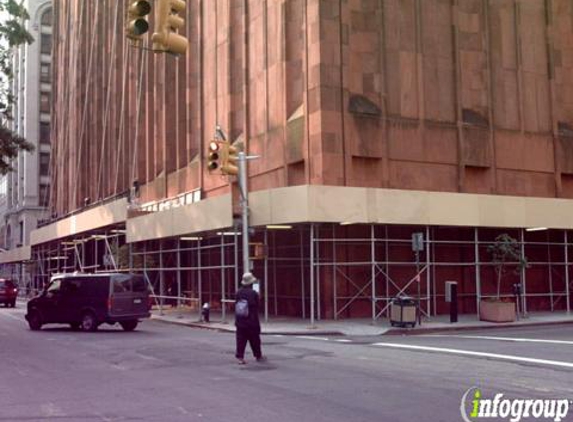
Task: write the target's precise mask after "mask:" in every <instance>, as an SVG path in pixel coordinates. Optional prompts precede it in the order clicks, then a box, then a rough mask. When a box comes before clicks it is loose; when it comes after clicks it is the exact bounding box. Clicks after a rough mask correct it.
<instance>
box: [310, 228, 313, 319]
mask: <svg viewBox="0 0 573 422" xmlns="http://www.w3.org/2000/svg"><path fill="white" fill-rule="evenodd" d="M310 325H311V327H314V224H311V225H310Z"/></svg>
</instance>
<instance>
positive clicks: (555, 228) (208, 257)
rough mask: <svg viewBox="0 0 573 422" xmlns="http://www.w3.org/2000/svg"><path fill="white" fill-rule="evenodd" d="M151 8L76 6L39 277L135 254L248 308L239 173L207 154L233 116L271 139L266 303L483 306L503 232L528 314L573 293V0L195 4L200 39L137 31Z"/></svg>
mask: <svg viewBox="0 0 573 422" xmlns="http://www.w3.org/2000/svg"><path fill="white" fill-rule="evenodd" d="M128 3H129V2H118V1H115V0H98V1H96V0H86V1H82V2H76V1H73V0H61V1H60V2H58V3H57V5H55V28H54V31H55V36H54V40H56V41H55V46H54V57H53V60H54V64H55V66H54V77H53V92H54V101H53V125H52V132H51V133H52V139H53V151H54V155H53V157H54V159H53V160H52V162H51V165H52V167H51V168H52V173H51V174H52V178H51V194H50V207H51V212H52V215H53V216H54V218H55V220H54V221H53V222H52V223H51V224H48V225H46V226H44V227H42V228H40V229H38V230H36V231H35V232H34V233H33V234H32V237H31V242H30V245H31V248H32V252H31V253H32V256H33V257H34V260H35V261H36V262H37V263H38V264H37V268H36V271H37V274H38V276H37V280H38V283H41V282H44V281H45V280H46V279H47V277H48V276H49V274H50V273H52V272H54V271H70V270H75V269H80V270H85V271H87V270H89V271H100V270H105V269H110V268H112V269H122V270H128V269H131V270H134V269H135V270H137V271H143V272H144V273H145V274H146V275H147V276H148V279H149V280H150V283H151V284H152V285H153V286H154V288H155V289H156V292H157V293H158V295H159V296H162V297H164V299H166V300H167V299H168V298H170V297H171V298H173V297H176V298H177V300H178V301H179V302H180V303H187V304H189V305H190V306H196V305H197V304H199V303H201V302H203V301H206V300H208V301H210V302H212V303H213V304H214V306H215V307H220V308H221V309H222V310H223V311H225V310H226V307H227V306H228V305H227V304H228V299H229V297H231V295H232V293H233V290H234V288H235V287H236V284H237V280H238V279H239V275H240V273H241V272H242V271H243V268H242V266H241V264H240V262H241V260H240V259H238V257H239V256H240V254H241V252H242V251H241V246H240V243H241V242H239V241H238V239H239V238H240V233H238V232H237V218H236V217H237V209H238V208H237V197H238V195H237V188H236V180H235V178H234V177H227V176H222V175H219V174H213V173H210V172H209V171H208V170H207V165H206V164H207V158H206V156H207V145H208V142H209V141H210V140H211V139H212V138H213V136H214V131H215V127H216V125H220V126H221V127H222V128H224V129H225V131H226V132H227V137H228V139H230V141H231V142H232V143H233V144H234V145H236V146H237V147H240V148H242V149H243V150H244V151H246V152H247V153H248V154H250V155H258V156H260V158H258V159H256V160H252V161H250V162H249V171H248V184H249V189H250V191H251V196H250V212H251V215H250V218H251V220H250V222H251V226H252V227H253V230H252V231H253V233H252V243H253V245H252V249H253V251H252V252H251V253H250V254H251V255H253V256H254V258H256V259H254V261H253V262H254V264H253V271H255V273H256V274H257V275H258V276H259V277H261V279H262V280H263V283H262V287H261V288H262V294H263V299H264V304H265V314H266V315H267V314H269V313H270V314H273V313H276V314H288V315H299V316H301V317H304V318H309V317H310V318H312V319H314V318H315V317H316V318H342V317H357V316H371V317H372V319H374V320H376V319H378V318H381V317H384V316H386V315H387V311H388V306H389V303H390V301H391V300H392V298H393V297H395V296H396V295H399V294H410V295H414V296H419V297H420V300H421V302H422V309H423V312H424V313H425V314H427V315H428V316H432V315H435V314H438V313H442V312H444V311H445V309H446V307H447V304H446V302H445V282H446V281H449V280H455V281H457V282H458V283H459V292H460V308H461V310H462V312H468V313H470V312H476V311H477V310H478V309H479V307H480V302H481V300H482V299H484V298H487V297H491V296H497V291H496V290H497V287H496V283H495V279H496V276H495V272H494V268H495V266H494V264H493V262H492V257H491V256H490V253H489V252H488V250H489V249H488V247H489V246H491V245H492V244H493V243H494V242H495V239H496V237H497V236H498V235H499V234H503V233H507V234H509V235H511V236H512V237H513V238H515V239H516V241H517V244H518V245H519V248H520V250H521V252H522V255H524V256H527V258H528V261H529V265H528V267H526V268H525V267H522V268H519V271H517V272H516V273H514V272H512V271H510V272H509V274H508V275H506V279H505V280H504V283H503V285H502V287H501V292H500V293H501V295H502V296H507V297H511V296H512V293H511V284H513V283H515V282H521V284H522V286H523V288H524V291H525V295H524V296H523V298H522V299H520V300H522V301H523V303H522V305H523V307H524V309H526V310H550V311H558V310H566V311H569V310H570V307H571V299H572V290H571V289H572V287H571V278H570V277H569V268H570V262H569V261H570V258H569V257H570V256H573V255H571V252H573V250H571V247H572V246H573V244H572V242H571V239H573V235H572V233H571V229H573V219H572V218H571V215H573V214H572V211H573V201H572V198H573V166H572V164H571V163H573V148H571V145H572V142H573V72H571V70H572V68H573V46H572V45H571V42H570V40H572V39H573V27H572V26H571V21H572V19H573V6H572V4H571V2H570V1H568V0H552V1H544V0H454V1H451V0H423V1H422V0H360V1H358V0H277V1H266V0H220V1H210V0H189V1H187V2H186V10H185V12H184V13H183V14H182V15H183V17H184V20H185V28H184V30H183V31H181V33H182V35H184V36H186V37H187V39H188V40H189V48H188V51H187V54H186V55H183V56H179V57H174V56H171V55H166V54H158V53H153V52H150V51H149V50H148V48H150V47H151V43H150V41H149V38H150V37H149V36H148V35H146V36H145V37H144V43H143V47H145V48H137V46H132V45H130V42H129V41H128V40H127V39H126V37H125V36H124V32H123V28H124V26H125V20H126V5H127V4H128ZM153 20H154V19H153V17H151V18H150V25H151V28H152V30H151V32H153V24H154V22H153ZM535 228H544V229H545V230H541V231H528V229H535ZM416 233H421V237H422V239H423V241H422V244H421V246H422V250H418V251H417V253H416V252H414V251H413V250H412V247H413V245H412V236H413V235H414V234H416ZM415 236H420V235H417V234H416V235H415ZM14 259H15V258H14ZM40 267H41V268H40Z"/></svg>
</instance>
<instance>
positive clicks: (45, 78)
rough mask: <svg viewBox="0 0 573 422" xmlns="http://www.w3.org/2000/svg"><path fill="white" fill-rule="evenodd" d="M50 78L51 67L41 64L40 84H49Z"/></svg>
mask: <svg viewBox="0 0 573 422" xmlns="http://www.w3.org/2000/svg"><path fill="white" fill-rule="evenodd" d="M51 78H52V67H51V66H50V65H49V64H42V65H41V66H40V81H41V82H48V83H49V82H51V81H52V80H51Z"/></svg>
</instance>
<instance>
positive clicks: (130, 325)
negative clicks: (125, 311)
mask: <svg viewBox="0 0 573 422" xmlns="http://www.w3.org/2000/svg"><path fill="white" fill-rule="evenodd" d="M138 322H139V321H137V320H136V319H135V320H133V321H122V322H120V323H119V325H121V328H123V329H124V331H133V330H135V328H136V327H137V324H138Z"/></svg>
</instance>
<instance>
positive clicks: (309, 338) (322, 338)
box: [296, 336, 328, 341]
mask: <svg viewBox="0 0 573 422" xmlns="http://www.w3.org/2000/svg"><path fill="white" fill-rule="evenodd" d="M296 338H303V339H305V340H322V341H328V338H326V337H316V336H296Z"/></svg>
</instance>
